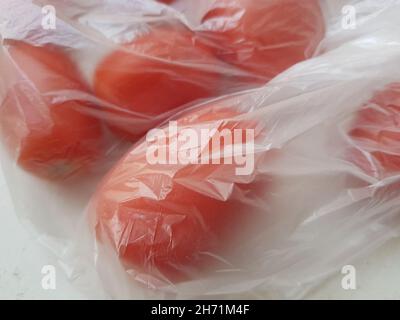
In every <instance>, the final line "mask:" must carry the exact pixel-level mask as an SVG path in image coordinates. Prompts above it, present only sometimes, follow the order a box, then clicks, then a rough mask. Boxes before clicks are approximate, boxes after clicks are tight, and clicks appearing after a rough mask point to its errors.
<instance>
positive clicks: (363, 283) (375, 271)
mask: <svg viewBox="0 0 400 320" xmlns="http://www.w3.org/2000/svg"><path fill="white" fill-rule="evenodd" d="M0 212H1V222H0V299H90V298H91V297H90V296H85V295H83V294H82V293H81V292H79V291H78V290H77V289H75V288H74V287H73V286H72V285H71V284H70V283H69V281H68V280H67V278H66V276H65V275H64V274H63V272H62V271H61V269H56V271H57V283H56V284H57V287H56V289H55V290H44V289H43V288H42V286H41V281H42V273H41V270H42V267H43V266H45V265H55V266H57V261H56V260H55V258H54V257H52V256H51V255H50V254H49V253H48V252H47V250H46V249H45V248H43V247H41V246H40V245H39V244H38V243H36V242H35V240H34V239H33V237H32V236H31V235H29V233H28V232H27V231H26V230H25V229H24V228H23V227H22V226H21V224H20V223H19V221H18V219H17V217H16V215H15V213H14V210H13V206H12V202H11V199H10V194H9V191H8V188H7V185H6V182H5V180H4V176H3V173H2V171H1V170H0ZM399 265H400V239H399V240H396V241H391V242H390V243H388V244H387V245H385V246H384V247H383V248H381V249H380V250H379V251H377V252H375V253H374V254H373V255H371V256H369V257H367V258H365V259H364V260H362V261H359V262H358V263H357V264H356V265H355V267H356V271H357V274H356V275H357V278H356V280H357V289H356V290H347V291H346V290H343V289H342V287H341V280H342V277H343V275H341V274H340V272H338V274H337V275H336V276H334V277H332V278H331V279H330V280H329V281H327V282H326V283H324V284H323V285H322V286H321V287H320V288H318V289H317V290H315V291H314V292H313V293H312V294H310V295H309V296H308V298H322V299H400V268H399Z"/></svg>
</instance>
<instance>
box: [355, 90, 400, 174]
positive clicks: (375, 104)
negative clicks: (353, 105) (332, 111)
mask: <svg viewBox="0 0 400 320" xmlns="http://www.w3.org/2000/svg"><path fill="white" fill-rule="evenodd" d="M349 135H350V137H351V138H352V140H353V141H354V143H355V145H356V147H357V148H356V150H354V152H353V153H352V156H353V160H354V161H355V162H356V164H357V165H359V166H360V167H361V168H362V169H363V170H364V171H366V172H367V173H369V174H370V175H373V176H376V177H378V178H381V177H385V176H388V175H392V174H395V173H399V172H400V83H393V84H390V85H388V86H387V87H386V88H385V89H384V90H381V91H379V92H377V93H376V94H375V95H374V97H373V98H372V99H371V101H369V102H368V103H367V104H365V105H364V106H363V107H362V109H361V110H360V111H359V112H358V113H357V115H356V119H355V121H354V123H353V125H352V129H351V131H350V133H349Z"/></svg>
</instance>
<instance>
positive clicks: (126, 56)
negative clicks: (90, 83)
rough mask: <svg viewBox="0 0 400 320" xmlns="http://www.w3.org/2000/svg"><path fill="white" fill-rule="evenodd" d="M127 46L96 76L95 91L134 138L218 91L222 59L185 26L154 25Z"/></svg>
mask: <svg viewBox="0 0 400 320" xmlns="http://www.w3.org/2000/svg"><path fill="white" fill-rule="evenodd" d="M125 49H126V50H117V51H115V52H113V53H111V54H110V55H109V56H108V57H106V58H105V59H104V60H103V61H102V62H101V63H100V64H99V65H98V67H97V69H96V73H95V80H94V84H95V85H94V87H95V92H96V94H97V95H98V96H99V97H100V98H102V99H104V100H106V101H108V102H111V103H113V104H115V105H116V108H115V109H113V110H110V117H109V119H108V123H109V125H110V127H111V128H112V130H113V131H114V132H116V133H118V134H120V135H122V136H127V137H128V138H131V139H132V140H135V139H137V138H138V137H139V136H141V135H143V133H145V132H146V131H147V130H148V129H150V128H152V127H153V126H154V125H157V124H158V123H160V122H161V121H162V120H163V119H164V118H165V117H166V113H167V112H169V111H171V110H173V109H175V108H178V107H180V106H182V105H185V104H187V103H189V102H192V101H194V100H197V99H202V98H207V97H211V96H215V95H217V94H218V92H219V79H220V75H219V74H218V73H216V72H215V71H213V70H214V69H215V64H216V63H218V61H217V60H216V59H215V58H214V57H213V55H212V53H211V52H210V51H209V49H208V48H207V47H206V46H205V45H204V44H202V43H201V42H200V41H198V39H197V36H196V35H195V34H194V33H193V32H191V31H190V30H188V29H186V27H184V26H183V25H180V24H172V25H167V26H152V27H151V29H150V30H149V31H148V32H147V33H146V34H144V35H142V36H140V37H138V38H137V39H135V40H134V41H133V42H132V43H130V44H127V45H125ZM205 65H206V67H208V70H205ZM157 117H158V118H157Z"/></svg>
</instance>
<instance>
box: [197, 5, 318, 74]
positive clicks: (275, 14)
mask: <svg viewBox="0 0 400 320" xmlns="http://www.w3.org/2000/svg"><path fill="white" fill-rule="evenodd" d="M202 23H203V24H202V26H201V29H202V30H203V31H204V32H205V34H206V35H208V37H210V38H211V39H214V41H215V54H216V55H217V56H218V57H219V58H220V59H222V60H223V61H225V62H228V63H230V64H233V65H235V66H237V67H240V68H242V69H244V70H245V71H248V72H250V73H253V74H255V75H258V76H261V77H262V81H263V82H265V81H266V80H269V79H271V78H273V77H275V76H276V75H278V74H279V73H281V72H282V71H284V70H286V69H288V68H289V67H291V66H292V65H294V64H296V63H298V62H300V61H303V60H305V59H307V58H310V57H311V56H312V55H313V54H314V52H315V50H316V48H317V46H318V45H319V42H320V41H321V39H322V38H323V37H324V33H325V22H324V19H323V15H322V12H321V9H320V6H319V1H318V0H307V1H298V0H265V1H253V0H215V1H214V2H213V5H212V7H211V9H210V10H209V11H208V12H206V14H205V15H204V17H203V18H202Z"/></svg>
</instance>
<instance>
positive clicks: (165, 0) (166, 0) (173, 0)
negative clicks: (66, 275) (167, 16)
mask: <svg viewBox="0 0 400 320" xmlns="http://www.w3.org/2000/svg"><path fill="white" fill-rule="evenodd" d="M157 1H158V2H162V3H165V4H171V3H173V2H175V0H157Z"/></svg>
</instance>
